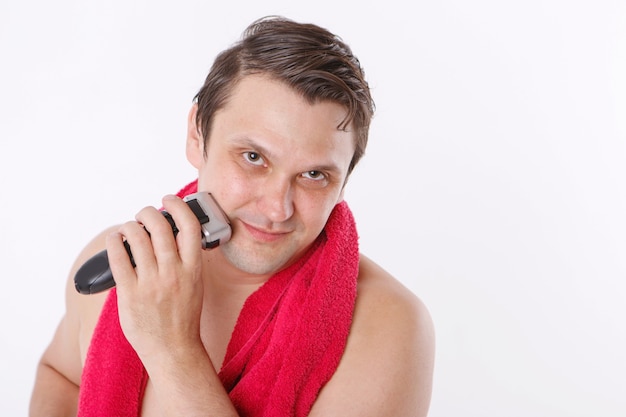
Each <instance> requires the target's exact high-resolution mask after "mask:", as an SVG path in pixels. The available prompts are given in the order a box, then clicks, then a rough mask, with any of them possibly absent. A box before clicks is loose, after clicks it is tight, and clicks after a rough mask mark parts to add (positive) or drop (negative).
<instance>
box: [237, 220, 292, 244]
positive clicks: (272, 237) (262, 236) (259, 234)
mask: <svg viewBox="0 0 626 417" xmlns="http://www.w3.org/2000/svg"><path fill="white" fill-rule="evenodd" d="M241 223H242V224H243V225H244V227H245V229H246V230H247V231H248V233H250V235H251V236H252V237H253V238H254V239H256V240H258V241H261V242H268V243H269V242H275V241H277V240H280V239H281V238H282V237H284V236H286V235H287V233H288V232H282V231H280V232H277V231H267V230H264V229H260V228H258V227H254V226H252V225H250V224H248V223H245V222H241Z"/></svg>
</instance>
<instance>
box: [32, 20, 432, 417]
mask: <svg viewBox="0 0 626 417" xmlns="http://www.w3.org/2000/svg"><path fill="white" fill-rule="evenodd" d="M373 107H374V106H373V101H372V99H371V97H370V93H369V88H368V86H367V83H366V82H365V80H364V78H363V72H362V70H361V68H360V65H359V62H358V60H357V59H356V58H355V57H354V56H353V55H352V53H351V51H350V48H349V47H348V46H347V45H345V44H344V43H343V42H342V41H341V40H340V39H339V38H337V37H336V36H334V35H333V34H331V33H329V32H327V31H326V30H325V29H322V28H319V27H317V26H314V25H307V24H299V23H295V22H292V21H289V20H286V19H282V18H268V19H262V20H260V21H258V22H255V23H254V24H253V25H251V26H250V27H249V28H248V30H247V31H246V33H245V34H244V37H243V39H242V40H241V41H240V42H239V43H237V44H235V45H234V46H232V47H231V48H229V49H227V50H226V51H224V52H223V53H222V54H220V55H219V56H218V57H217V59H216V62H215V63H214V65H213V67H212V69H211V71H210V73H209V75H208V77H207V79H206V81H205V84H204V86H203V87H202V89H201V90H200V92H199V93H198V95H197V97H196V101H195V103H194V104H193V106H192V108H191V111H190V114H189V120H188V133H187V144H186V146H187V158H188V160H189V162H190V163H191V164H192V165H193V166H194V167H195V168H196V169H197V171H198V178H197V182H194V183H192V184H190V185H189V186H187V187H185V189H183V190H181V192H180V193H179V196H171V195H168V196H166V197H164V198H163V201H162V204H163V209H164V210H166V211H167V212H169V213H170V214H171V216H172V218H173V220H174V221H175V223H176V226H177V228H178V229H179V232H178V234H177V235H176V236H174V234H173V233H172V230H171V227H170V225H169V223H168V222H167V221H166V220H165V217H164V216H163V215H162V214H161V213H160V212H159V211H158V210H157V209H155V208H151V207H148V208H144V209H143V210H141V211H140V212H139V213H138V214H137V216H136V221H131V222H128V223H126V224H123V225H121V226H116V227H113V228H111V229H109V230H107V231H105V232H103V233H102V234H101V235H99V236H97V237H96V238H95V239H94V240H93V241H92V242H91V243H89V244H88V245H87V247H86V248H85V249H84V250H83V252H82V253H81V254H80V255H79V257H78V259H77V261H76V263H75V265H74V267H73V269H72V272H71V274H70V278H69V280H68V284H67V311H66V314H65V316H64V317H63V319H62V321H61V323H60V325H59V327H58V329H57V331H56V333H55V335H54V338H53V340H52V342H51V344H50V346H49V347H48V348H47V350H46V351H45V352H44V354H43V356H42V359H41V362H40V364H39V368H38V372H37V379H36V383H35V387H34V390H33V395H32V400H31V415H32V416H40V415H46V416H65V415H76V413H77V408H78V414H79V415H86V416H87V415H120V416H121V415H134V416H137V415H142V416H154V415H176V416H180V415H184V416H195V415H198V416H200V415H202V416H205V415H206V416H208V415H211V416H213V415H215V416H236V415H250V416H256V415H264V416H270V415H271V416H286V415H299V416H303V415H310V416H343V417H346V416H359V417H363V416H394V417H397V416H425V415H426V414H427V411H428V406H429V401H430V394H431V382H432V372H433V356H434V337H433V329H432V322H431V319H430V316H429V314H428V312H427V310H426V308H425V307H424V306H423V304H422V303H421V302H420V301H419V299H417V298H416V297H415V296H414V295H413V294H412V293H411V292H409V291H408V290H407V289H406V288H405V287H403V286H402V285H401V284H400V283H399V282H398V281H396V280H395V279H394V278H393V277H392V276H390V275H389V274H388V273H387V272H385V271H384V270H383V269H381V268H380V267H379V266H377V265H376V264H375V263H374V262H372V261H371V260H370V259H368V258H367V257H365V256H364V255H361V254H359V253H358V246H357V235H356V230H355V227H354V224H353V219H352V216H351V214H350V212H349V209H348V207H347V205H346V203H345V202H343V192H344V187H345V185H346V182H347V179H348V176H349V175H350V173H351V172H352V169H353V168H354V166H355V164H356V163H357V162H358V161H359V159H360V158H361V156H362V155H363V152H364V149H365V145H366V142H367V136H368V129H369V123H370V119H371V117H372V114H373ZM196 189H197V190H201V191H209V192H211V193H212V195H213V196H215V198H216V200H217V201H218V202H219V204H220V206H221V207H222V209H223V210H224V212H225V213H226V214H227V216H228V217H229V219H230V222H231V226H232V238H231V239H230V240H229V241H228V242H225V243H223V244H221V245H220V246H219V247H217V248H215V249H212V250H202V248H201V245H200V243H199V239H198V236H199V234H200V225H199V223H198V220H197V218H196V217H195V216H194V214H193V213H192V211H191V210H190V209H189V207H188V206H187V205H186V204H185V203H184V202H183V201H182V200H181V199H180V198H179V197H180V196H182V195H184V194H188V193H189V192H192V191H195V190H196ZM146 230H147V231H149V234H148V233H146ZM124 241H127V242H128V244H129V245H130V247H131V248H132V252H133V256H134V260H135V263H136V268H133V266H132V264H131V262H130V260H129V257H128V255H127V253H126V250H125V248H124ZM105 248H106V249H107V251H108V257H109V262H110V266H111V270H112V272H113V275H114V277H115V282H116V288H115V289H113V290H111V291H108V292H105V293H101V294H96V295H87V296H86V295H80V294H78V293H77V292H76V290H75V289H74V281H73V278H74V274H75V273H76V271H77V270H78V268H79V267H80V266H81V265H82V264H83V263H84V262H85V261H86V260H88V259H89V258H90V257H91V256H92V255H94V254H95V253H97V252H99V251H101V250H103V249H105Z"/></svg>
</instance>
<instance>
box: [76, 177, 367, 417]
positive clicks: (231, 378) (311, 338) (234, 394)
mask: <svg viewBox="0 0 626 417" xmlns="http://www.w3.org/2000/svg"><path fill="white" fill-rule="evenodd" d="M196 190H197V184H196V182H195V181H194V182H192V183H190V184H188V185H187V186H185V187H184V188H183V189H182V190H181V191H180V192H179V193H178V195H179V196H180V197H182V196H184V195H187V194H191V193H193V192H196ZM358 263H359V251H358V236H357V231H356V226H355V223H354V218H353V216H352V213H351V211H350V209H349V208H348V205H347V204H346V203H345V202H342V203H340V204H338V205H336V206H335V208H334V210H333V212H332V214H331V216H330V218H329V220H328V222H327V224H326V227H325V228H324V231H323V232H322V233H321V234H320V236H319V238H318V239H317V240H316V242H315V243H314V245H313V246H312V247H311V249H310V250H309V251H308V252H307V253H306V254H305V255H304V256H303V257H302V258H301V259H299V260H298V261H297V262H296V263H294V264H292V265H291V266H289V267H287V268H286V269H284V270H282V271H280V272H278V273H276V274H275V275H274V276H272V277H271V278H270V279H269V280H268V281H267V282H266V283H265V284H264V285H263V286H261V287H260V288H259V289H258V290H257V291H256V292H254V293H253V294H252V295H251V296H250V297H248V299H247V300H246V302H245V304H244V306H243V309H242V311H241V313H240V315H239V318H238V320H237V324H236V325H235V329H234V331H233V334H232V336H231V340H230V342H229V345H228V348H227V351H226V356H225V358H224V364H223V366H222V369H221V370H220V372H219V378H220V380H221V381H222V383H223V384H224V387H225V388H226V391H227V392H228V395H229V397H230V399H231V401H232V402H233V404H234V405H235V407H236V408H237V410H238V412H239V414H240V415H241V416H255V417H256V416H263V417H286V416H306V415H307V414H308V413H309V411H310V409H311V407H312V405H313V403H314V401H315V399H316V398H317V396H318V394H319V391H320V390H321V388H322V387H323V386H324V384H326V382H328V380H329V379H330V378H331V376H332V375H333V373H334V372H335V370H336V368H337V365H338V363H339V360H340V359H341V356H342V355H343V352H344V349H345V346H346V340H347V338H348V333H349V331H350V325H351V323H352V315H353V312H354V303H355V300H356V281H357V274H358ZM147 380H148V376H147V373H146V371H145V369H144V367H143V365H142V363H141V361H140V359H139V357H138V356H137V354H136V353H135V351H134V350H133V348H132V346H131V345H130V344H129V343H128V341H127V340H126V338H125V337H124V334H123V332H122V329H121V327H120V323H119V317H118V310H117V297H116V290H115V288H113V289H112V290H111V291H110V294H109V296H108V297H107V300H106V302H105V304H104V307H103V310H102V313H101V315H100V318H99V321H98V324H97V326H96V329H95V331H94V335H93V338H92V341H91V345H90V347H89V351H88V353H87V358H86V361H85V367H84V370H83V376H82V381H81V387H80V398H79V412H78V415H79V416H81V417H96V416H98V417H111V416H118V417H131V416H132V417H137V416H139V414H140V412H141V403H142V397H143V391H144V388H145V385H146V382H147Z"/></svg>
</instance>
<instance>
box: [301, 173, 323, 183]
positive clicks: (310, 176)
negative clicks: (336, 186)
mask: <svg viewBox="0 0 626 417" xmlns="http://www.w3.org/2000/svg"><path fill="white" fill-rule="evenodd" d="M302 176H303V177H304V178H307V179H309V180H313V181H321V180H324V179H326V176H325V175H324V173H323V172H322V171H306V172H303V173H302Z"/></svg>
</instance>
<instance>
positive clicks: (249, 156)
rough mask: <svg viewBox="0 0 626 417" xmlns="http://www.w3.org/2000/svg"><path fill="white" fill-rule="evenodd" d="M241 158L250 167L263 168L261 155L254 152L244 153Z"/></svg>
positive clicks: (263, 162)
mask: <svg viewBox="0 0 626 417" xmlns="http://www.w3.org/2000/svg"><path fill="white" fill-rule="evenodd" d="M243 157H244V158H245V160H246V161H248V162H249V163H251V164H252V165H258V166H263V165H264V164H265V161H264V160H263V157H262V156H261V154H260V153H257V152H254V151H246V152H244V153H243Z"/></svg>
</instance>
